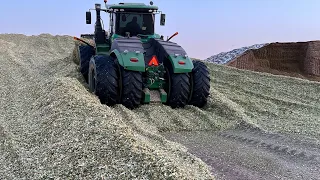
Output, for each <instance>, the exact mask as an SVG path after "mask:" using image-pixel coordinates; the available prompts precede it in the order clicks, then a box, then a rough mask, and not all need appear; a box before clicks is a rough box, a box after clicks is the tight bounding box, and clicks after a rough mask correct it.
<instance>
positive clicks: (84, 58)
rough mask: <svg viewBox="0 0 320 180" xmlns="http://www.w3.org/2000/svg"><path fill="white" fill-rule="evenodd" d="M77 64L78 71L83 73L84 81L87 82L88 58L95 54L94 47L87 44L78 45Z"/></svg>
mask: <svg viewBox="0 0 320 180" xmlns="http://www.w3.org/2000/svg"><path fill="white" fill-rule="evenodd" d="M78 51H79V57H80V60H79V66H80V72H81V74H82V75H83V77H84V79H85V81H86V82H87V83H88V71H89V62H90V58H91V57H92V56H93V55H94V54H95V51H94V48H93V47H90V46H88V45H80V46H79V50H78Z"/></svg>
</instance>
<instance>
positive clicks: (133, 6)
mask: <svg viewBox="0 0 320 180" xmlns="http://www.w3.org/2000/svg"><path fill="white" fill-rule="evenodd" d="M109 9H152V10H158V7H157V6H150V5H146V4H144V3H119V4H113V5H110V6H109Z"/></svg>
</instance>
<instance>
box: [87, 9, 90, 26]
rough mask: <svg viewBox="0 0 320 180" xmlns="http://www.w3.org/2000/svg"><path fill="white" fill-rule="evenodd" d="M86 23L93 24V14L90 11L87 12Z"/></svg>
mask: <svg viewBox="0 0 320 180" xmlns="http://www.w3.org/2000/svg"><path fill="white" fill-rule="evenodd" d="M86 23H87V24H91V12H90V11H87V12H86Z"/></svg>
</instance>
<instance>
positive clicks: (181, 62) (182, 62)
mask: <svg viewBox="0 0 320 180" xmlns="http://www.w3.org/2000/svg"><path fill="white" fill-rule="evenodd" d="M178 63H179V64H181V65H183V64H186V62H184V61H181V60H180V61H178Z"/></svg>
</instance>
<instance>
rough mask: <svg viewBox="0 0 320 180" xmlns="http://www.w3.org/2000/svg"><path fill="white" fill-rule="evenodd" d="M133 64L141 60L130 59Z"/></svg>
mask: <svg viewBox="0 0 320 180" xmlns="http://www.w3.org/2000/svg"><path fill="white" fill-rule="evenodd" d="M130 61H131V62H138V61H139V60H138V59H137V58H130Z"/></svg>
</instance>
